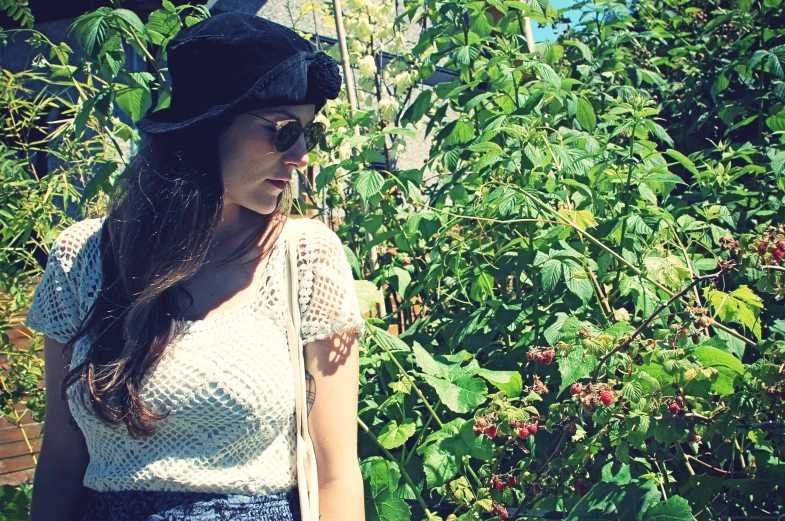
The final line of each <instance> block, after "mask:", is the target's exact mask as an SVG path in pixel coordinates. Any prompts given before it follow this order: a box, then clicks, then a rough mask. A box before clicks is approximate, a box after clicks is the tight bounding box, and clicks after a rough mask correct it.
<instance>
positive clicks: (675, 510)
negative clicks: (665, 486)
mask: <svg viewBox="0 0 785 521" xmlns="http://www.w3.org/2000/svg"><path fill="white" fill-rule="evenodd" d="M693 519H694V518H693V517H692V509H691V508H690V504H689V503H688V502H687V500H686V499H684V498H683V497H679V496H671V497H669V498H668V499H667V500H665V501H662V502H660V503H657V504H655V505H652V506H651V507H650V508H649V509H648V510H646V512H645V513H644V514H643V521H693Z"/></svg>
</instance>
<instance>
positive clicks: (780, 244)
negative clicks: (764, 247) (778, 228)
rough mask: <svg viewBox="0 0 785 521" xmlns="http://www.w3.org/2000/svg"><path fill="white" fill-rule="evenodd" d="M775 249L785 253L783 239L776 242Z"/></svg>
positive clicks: (784, 241) (784, 240)
mask: <svg viewBox="0 0 785 521" xmlns="http://www.w3.org/2000/svg"><path fill="white" fill-rule="evenodd" d="M777 249H778V250H780V251H785V239H780V240H778V241H777Z"/></svg>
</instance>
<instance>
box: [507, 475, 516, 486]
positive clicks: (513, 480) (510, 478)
mask: <svg viewBox="0 0 785 521" xmlns="http://www.w3.org/2000/svg"><path fill="white" fill-rule="evenodd" d="M517 484H518V479H517V478H516V477H515V476H507V486H508V487H510V488H512V487H514V486H516V485H517Z"/></svg>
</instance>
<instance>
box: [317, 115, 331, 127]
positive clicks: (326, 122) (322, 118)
mask: <svg viewBox="0 0 785 521" xmlns="http://www.w3.org/2000/svg"><path fill="white" fill-rule="evenodd" d="M313 120H314V121H318V122H319V123H324V126H325V127H327V128H330V120H329V119H327V116H325V115H324V114H323V113H322V112H319V113H318V114H317V115H316V117H315V118H313Z"/></svg>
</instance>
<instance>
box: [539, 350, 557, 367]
mask: <svg viewBox="0 0 785 521" xmlns="http://www.w3.org/2000/svg"><path fill="white" fill-rule="evenodd" d="M537 362H539V363H540V365H548V364H550V363H551V362H553V351H543V352H542V354H541V355H540V357H539V358H538V359H537Z"/></svg>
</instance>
